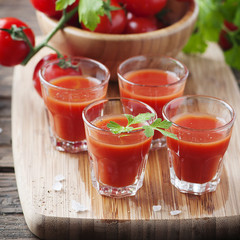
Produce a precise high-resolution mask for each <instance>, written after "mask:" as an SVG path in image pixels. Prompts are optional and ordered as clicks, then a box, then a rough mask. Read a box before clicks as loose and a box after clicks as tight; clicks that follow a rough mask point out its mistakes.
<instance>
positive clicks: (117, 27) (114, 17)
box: [82, 0, 127, 34]
mask: <svg viewBox="0 0 240 240" xmlns="http://www.w3.org/2000/svg"><path fill="white" fill-rule="evenodd" d="M110 5H111V6H114V7H118V8H121V6H120V5H119V3H118V1H117V0H111V2H110ZM126 23H127V19H126V14H125V11H124V10H123V9H122V8H121V9H119V10H113V11H111V21H110V20H109V18H108V17H107V15H104V16H101V17H100V23H99V24H98V25H97V27H96V29H95V30H94V32H99V33H112V34H121V33H123V31H124V29H125V26H126ZM82 28H83V29H85V30H89V29H87V28H86V26H84V24H82Z"/></svg>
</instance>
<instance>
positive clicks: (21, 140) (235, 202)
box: [12, 45, 240, 240]
mask: <svg viewBox="0 0 240 240" xmlns="http://www.w3.org/2000/svg"><path fill="white" fill-rule="evenodd" d="M45 53H46V50H43V51H41V52H39V54H38V55H37V56H36V57H35V58H34V59H33V60H32V61H31V62H30V63H29V64H28V65H27V66H26V67H20V66H18V67H16V68H15V71H14V77H13V92H12V96H13V99H12V140H13V155H14V165H15V172H16V179H17V185H18V191H19V196H20V200H21V204H22V208H23V212H24V216H25V219H26V222H27V225H28V227H29V228H30V230H31V231H32V232H33V233H34V234H35V235H37V236H38V237H40V238H45V239H68V238H70V239H80V237H81V238H82V239H125V240H126V239H161V238H162V239H171V240H172V239H200V238H201V239H202V238H205V239H215V238H221V239H229V236H231V237H232V236H233V237H235V238H233V239H238V238H239V234H240V174H239V172H240V171H239V170H240V157H239V156H240V144H239V141H238V140H239V139H238V137H239V136H238V133H239V132H240V131H239V127H240V120H239V118H237V119H236V122H235V126H234V131H233V135H232V139H231V143H230V146H229V149H228V151H227V153H226V155H225V163H224V168H223V173H222V177H221V183H220V184H219V186H218V188H217V191H216V192H214V193H208V194H205V195H203V196H194V195H187V194H182V193H180V192H178V190H176V189H175V188H174V187H173V186H172V185H171V184H170V180H169V171H168V163H167V155H166V149H161V150H154V151H151V152H150V156H149V161H148V164H147V169H146V174H145V179H144V185H143V187H142V188H141V189H140V190H139V192H138V193H137V195H136V196H135V197H129V198H124V199H113V198H108V197H102V196H100V195H98V193H97V192H96V190H95V189H94V188H93V187H92V185H91V181H90V175H89V166H88V154H87V152H85V153H80V154H67V153H61V152H58V151H56V150H55V149H54V148H53V147H52V145H51V143H50V139H49V133H48V127H47V121H46V116H45V110H44V107H43V102H42V99H41V98H40V97H39V96H38V95H37V93H36V92H35V91H34V88H33V84H32V72H33V68H34V66H35V64H36V61H38V59H39V58H40V57H41V56H42V55H44V54H45ZM177 58H178V59H179V60H181V61H182V62H184V63H185V64H186V66H187V67H188V68H189V70H190V76H189V78H188V80H187V86H186V91H185V94H205V95H211V96H216V97H219V98H222V99H223V100H226V101H227V102H228V103H230V104H231V105H232V106H233V108H234V109H235V110H236V113H237V115H238V114H240V104H239V103H240V94H239V89H238V86H237V84H236V80H235V79H234V76H233V74H232V72H231V70H230V69H229V67H228V66H227V65H226V64H225V63H224V60H223V56H222V52H221V51H220V49H219V48H218V47H217V46H216V45H211V46H210V48H209V49H208V52H207V53H206V54H205V55H203V56H185V55H184V54H182V53H181V54H179V55H178V56H177ZM109 96H118V85H117V83H116V82H112V83H111V84H110V86H109ZM59 174H62V175H63V176H64V177H65V180H64V181H62V184H63V187H62V190H61V191H54V190H53V183H54V177H55V176H57V175H59ZM72 200H75V201H77V202H80V203H81V204H82V205H83V206H85V207H87V208H88V209H89V210H88V211H84V212H78V213H77V212H75V211H74V210H73V209H72ZM154 205H161V207H162V209H161V210H160V211H157V212H155V211H153V206H154ZM172 210H181V213H180V214H179V215H176V216H172V215H171V214H170V211H172Z"/></svg>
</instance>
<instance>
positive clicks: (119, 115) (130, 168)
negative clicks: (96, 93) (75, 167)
mask: <svg viewBox="0 0 240 240" xmlns="http://www.w3.org/2000/svg"><path fill="white" fill-rule="evenodd" d="M148 112H150V113H153V114H154V117H152V118H151V119H150V120H148V121H147V122H146V123H145V124H151V123H152V122H154V121H155V119H156V112H155V111H154V109H152V108H151V107H150V106H148V105H147V104H145V103H143V102H140V101H137V100H133V99H127V98H117V99H107V100H100V101H96V102H94V103H91V104H90V105H89V106H87V107H86V108H85V109H84V111H83V120H84V123H85V129H86V137H87V144H88V154H89V160H90V169H91V178H92V184H93V186H94V187H95V189H96V190H97V191H98V192H99V193H100V194H101V195H106V196H110V197H116V198H120V197H127V196H133V195H135V194H136V192H137V191H138V189H140V188H141V187H142V185H143V179H144V173H145V167H146V163H147V159H148V153H149V149H150V146H151V141H152V137H146V135H145V134H144V130H143V129H142V128H141V129H138V130H134V131H132V132H128V133H120V134H113V133H112V132H111V131H110V129H109V128H108V127H107V124H108V123H109V122H110V121H114V122H117V123H118V124H120V125H122V126H126V124H127V118H126V117H125V115H124V114H131V115H133V116H136V115H138V114H140V113H148ZM135 127H138V125H136V126H135Z"/></svg>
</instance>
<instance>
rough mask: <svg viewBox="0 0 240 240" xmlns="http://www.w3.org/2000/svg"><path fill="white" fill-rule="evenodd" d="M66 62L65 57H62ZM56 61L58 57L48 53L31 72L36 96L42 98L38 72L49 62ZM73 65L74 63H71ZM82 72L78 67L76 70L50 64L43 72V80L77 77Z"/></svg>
mask: <svg viewBox="0 0 240 240" xmlns="http://www.w3.org/2000/svg"><path fill="white" fill-rule="evenodd" d="M64 58H65V59H66V61H67V60H68V59H67V57H66V56H64ZM57 59H58V55H57V54H56V53H50V54H48V55H46V56H45V57H43V58H42V59H41V60H40V61H39V62H38V63H37V65H36V67H35V69H34V72H33V86H34V88H35V89H36V90H37V92H38V94H39V95H40V96H41V97H42V90H41V82H40V77H39V71H40V70H41V68H42V67H43V65H45V64H46V63H48V62H49V61H54V60H57ZM72 64H73V65H74V62H72ZM81 73H82V71H81V69H80V67H77V68H72V67H61V66H59V65H58V64H51V65H49V66H48V67H47V68H46V70H45V79H46V80H47V81H49V80H52V79H55V78H58V77H62V76H67V75H72V76H73V75H79V74H81Z"/></svg>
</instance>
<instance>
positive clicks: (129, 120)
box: [124, 114, 134, 125]
mask: <svg viewBox="0 0 240 240" xmlns="http://www.w3.org/2000/svg"><path fill="white" fill-rule="evenodd" d="M124 115H125V117H126V118H127V120H128V125H130V124H131V123H132V121H133V119H134V117H133V115H130V114H124Z"/></svg>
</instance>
